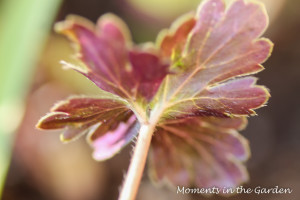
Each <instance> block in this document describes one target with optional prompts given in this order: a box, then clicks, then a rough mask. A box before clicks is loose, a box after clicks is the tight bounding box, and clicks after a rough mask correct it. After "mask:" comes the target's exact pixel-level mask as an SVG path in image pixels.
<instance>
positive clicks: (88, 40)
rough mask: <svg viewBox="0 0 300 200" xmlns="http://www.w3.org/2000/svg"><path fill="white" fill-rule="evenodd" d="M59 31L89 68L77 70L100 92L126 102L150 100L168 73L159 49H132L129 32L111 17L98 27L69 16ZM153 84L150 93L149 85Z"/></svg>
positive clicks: (58, 26)
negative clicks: (118, 97) (71, 43)
mask: <svg viewBox="0 0 300 200" xmlns="http://www.w3.org/2000/svg"><path fill="white" fill-rule="evenodd" d="M56 30H57V31H58V32H61V33H63V34H65V35H67V36H68V37H69V38H70V39H71V40H72V41H73V42H74V43H75V44H77V49H78V52H79V56H78V58H79V59H80V60H81V61H82V62H83V63H84V64H85V66H86V69H85V70H84V69H80V68H78V67H74V66H72V65H71V64H67V67H71V68H74V69H75V70H77V71H79V72H80V73H82V74H83V75H85V76H86V77H87V78H89V79H90V80H91V81H93V82H94V83H95V84H96V85H97V86H98V87H100V88H101V89H103V90H105V91H107V92H110V93H113V94H116V95H118V96H120V97H122V98H125V99H131V100H133V101H134V100H135V99H137V98H145V99H146V100H150V99H151V98H152V97H153V95H154V94H155V92H156V91H157V89H158V87H159V85H160V83H161V82H162V80H163V78H164V77H165V76H166V74H167V73H168V69H167V68H168V66H169V65H168V63H167V62H165V61H163V59H161V58H160V57H161V56H160V55H159V54H158V51H157V50H156V49H153V48H151V49H148V48H147V47H145V48H142V47H134V48H133V47H132V44H131V38H130V34H129V30H128V28H127V26H126V25H125V24H124V22H123V21H122V20H121V19H119V18H118V17H116V16H114V15H112V14H106V15H103V16H102V17H101V18H100V19H99V20H98V23H97V25H96V26H94V25H93V24H92V23H91V22H89V21H88V20H86V19H83V18H79V17H75V16H70V17H68V18H67V19H66V20H65V21H64V22H61V23H59V24H57V26H56ZM149 85H153V87H152V88H151V91H149V88H150V86H149Z"/></svg>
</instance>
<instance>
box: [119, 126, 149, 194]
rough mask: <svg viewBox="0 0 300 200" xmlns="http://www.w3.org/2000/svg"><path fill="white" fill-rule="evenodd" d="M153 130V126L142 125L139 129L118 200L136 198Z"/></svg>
mask: <svg viewBox="0 0 300 200" xmlns="http://www.w3.org/2000/svg"><path fill="white" fill-rule="evenodd" d="M154 128H155V126H154V125H153V124H144V125H142V127H141V129H140V133H139V136H138V139H137V142H136V146H135V149H134V153H133V157H132V159H131V163H130V165H129V169H128V172H127V176H126V179H125V182H124V185H123V188H122V191H121V194H120V196H119V200H134V199H135V197H136V194H137V191H138V187H139V185H140V182H141V178H142V175H143V171H144V168H145V163H146V159H147V155H148V151H149V147H150V142H151V138H152V134H153V131H154Z"/></svg>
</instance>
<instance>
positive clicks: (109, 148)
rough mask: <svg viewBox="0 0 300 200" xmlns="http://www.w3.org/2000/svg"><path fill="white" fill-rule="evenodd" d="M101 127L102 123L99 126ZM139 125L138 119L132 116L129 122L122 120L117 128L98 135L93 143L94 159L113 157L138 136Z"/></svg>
mask: <svg viewBox="0 0 300 200" xmlns="http://www.w3.org/2000/svg"><path fill="white" fill-rule="evenodd" d="M101 127H102V125H100V127H99V128H101ZM139 127H140V125H139V123H138V122H137V121H136V118H135V117H134V116H131V118H130V119H129V120H128V121H127V122H121V123H120V124H119V125H118V127H117V128H116V129H115V130H112V131H108V132H103V133H105V134H103V135H102V136H98V137H97V138H96V140H95V141H93V142H92V143H91V145H92V146H93V147H94V153H93V157H94V159H96V160H106V159H109V158H111V157H113V156H114V155H115V154H116V153H118V152H119V151H120V150H121V149H122V148H123V147H125V146H126V145H127V144H128V143H129V142H131V141H132V140H133V139H134V138H135V137H136V135H137V133H138V130H139ZM102 130H103V129H101V131H102ZM98 131H99V130H98ZM95 132H97V130H96V131H95Z"/></svg>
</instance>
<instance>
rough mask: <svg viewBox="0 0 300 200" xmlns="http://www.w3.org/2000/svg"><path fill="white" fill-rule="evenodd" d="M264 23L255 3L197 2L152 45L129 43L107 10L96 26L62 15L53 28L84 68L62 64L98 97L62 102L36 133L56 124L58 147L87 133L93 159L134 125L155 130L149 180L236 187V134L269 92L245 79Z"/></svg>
mask: <svg viewBox="0 0 300 200" xmlns="http://www.w3.org/2000/svg"><path fill="white" fill-rule="evenodd" d="M267 25H268V17H267V15H266V12H265V9H264V7H263V6H262V5H261V4H260V3H257V2H252V1H247V2H246V1H244V0H235V1H232V3H231V4H229V5H226V4H225V3H224V2H223V0H206V1H204V2H203V3H202V4H201V5H200V6H199V8H198V12H197V14H196V16H194V14H193V13H189V14H187V15H184V16H183V17H181V18H179V19H178V20H177V21H176V22H175V23H174V24H172V27H171V29H170V30H164V31H162V32H161V33H160V34H159V36H158V39H157V43H156V44H157V45H156V46H154V45H149V44H144V45H140V46H134V45H133V44H132V43H131V40H130V35H129V31H128V29H127V27H126V25H125V24H124V23H123V22H122V20H120V19H119V18H117V17H115V16H114V15H112V14H108V15H104V16H102V17H101V18H100V19H99V21H98V23H97V25H96V26H94V25H93V24H92V23H90V22H89V21H87V20H85V19H82V18H78V17H74V16H71V17H68V18H67V20H66V21H64V22H61V23H60V24H58V25H57V26H56V29H57V30H58V31H59V32H61V33H63V34H65V35H67V36H68V37H69V38H70V39H71V40H72V42H73V43H74V44H75V45H76V46H77V52H78V53H79V55H78V59H80V60H81V61H82V63H83V65H84V66H85V68H80V67H78V66H74V65H72V64H69V63H64V64H65V66H66V67H67V68H72V69H74V70H76V71H78V72H80V73H81V74H83V75H84V76H86V77H87V78H89V79H90V80H91V81H93V82H94V83H95V84H96V85H97V86H98V87H99V88H100V89H101V90H99V92H100V96H99V97H98V98H90V97H83V98H71V99H70V100H67V101H63V102H61V103H59V104H58V105H56V106H55V107H54V108H53V109H52V110H51V113H50V114H48V115H46V116H45V117H43V118H42V119H41V120H40V122H39V124H38V127H39V128H42V129H59V128H65V131H64V133H63V134H62V139H63V140H64V141H70V140H73V139H74V138H78V137H79V136H80V135H83V134H87V140H88V142H89V143H90V145H91V146H92V147H93V148H94V153H93V156H94V158H95V159H96V160H105V159H108V158H111V157H112V156H114V155H115V154H116V153H118V152H119V151H120V150H121V149H122V148H123V147H124V146H125V145H127V144H128V143H129V142H130V141H132V140H133V138H135V137H136V135H137V132H138V129H140V127H142V128H141V130H142V131H144V132H142V133H143V136H145V138H151V137H148V136H152V134H153V133H152V132H153V130H154V135H153V139H152V142H151V150H150V159H149V161H150V168H149V170H150V175H151V177H152V179H153V180H154V181H156V182H162V181H164V180H167V181H168V182H170V183H171V184H173V185H184V186H190V185H195V186H197V187H201V188H207V187H214V186H215V187H219V188H223V187H235V186H237V185H239V184H242V183H244V182H245V181H247V180H248V174H247V170H246V168H245V166H244V165H243V162H244V161H246V160H247V159H248V157H249V155H250V153H249V152H250V151H249V146H248V142H247V140H246V139H245V138H244V137H243V136H242V135H240V134H239V133H238V131H239V130H241V129H243V128H244V127H245V126H246V124H247V120H246V116H249V115H254V114H255V112H254V109H257V108H259V107H261V106H263V105H264V104H265V103H266V102H267V100H268V98H269V96H270V94H269V92H268V90H267V89H266V88H265V87H264V86H259V85H256V81H257V79H256V78H255V77H252V76H249V75H251V74H255V73H257V72H259V71H261V70H263V69H264V68H263V66H262V65H261V63H263V62H265V61H266V59H267V58H268V57H269V55H270V53H271V51H272V47H273V44H272V43H271V42H270V41H269V40H268V39H265V38H260V36H261V35H262V33H263V32H264V30H265V28H266V27H267ZM103 90H104V91H103ZM105 91H106V92H105ZM147 134H148V135H147ZM150 134H151V135H150ZM146 136H147V137H146ZM145 138H143V139H145ZM141 141H142V142H145V141H143V140H141ZM147 142H150V141H149V140H148V141H147ZM148 144H149V143H148ZM140 147H141V146H140ZM138 149H139V150H141V149H142V148H138ZM145 152H146V151H145ZM145 152H143V153H144V154H137V155H145V154H146V153H145Z"/></svg>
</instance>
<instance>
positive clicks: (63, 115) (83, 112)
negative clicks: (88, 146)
mask: <svg viewBox="0 0 300 200" xmlns="http://www.w3.org/2000/svg"><path fill="white" fill-rule="evenodd" d="M51 111H52V112H51V113H49V114H48V115H46V116H44V117H43V118H41V119H40V121H39V122H38V124H37V127H38V128H41V129H62V128H65V130H64V132H63V133H62V135H61V139H62V141H65V142H68V141H70V140H73V139H75V138H77V137H78V136H80V135H82V134H85V133H88V132H89V134H90V135H93V134H94V132H95V130H94V128H93V130H90V128H91V127H92V126H93V125H95V124H98V125H99V123H100V127H102V125H103V126H105V124H106V122H107V121H109V120H111V119H119V121H117V122H115V123H116V124H115V126H114V127H109V128H108V129H107V130H111V129H114V128H115V127H116V126H117V125H118V124H119V123H120V121H127V120H128V118H129V117H130V116H131V115H132V112H131V111H130V110H129V109H128V108H127V106H126V105H125V104H124V103H123V102H122V101H119V100H117V99H113V98H112V99H98V98H88V97H84V98H77V97H74V98H70V99H68V100H66V101H61V102H59V103H58V104H56V105H55V106H54V107H53V108H52V109H51ZM96 133H97V132H95V134H96ZM91 137H92V136H91Z"/></svg>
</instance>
